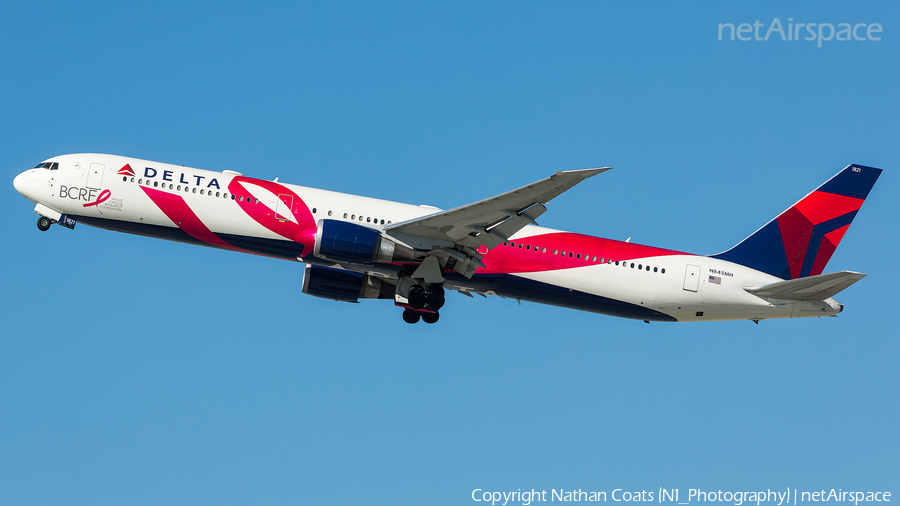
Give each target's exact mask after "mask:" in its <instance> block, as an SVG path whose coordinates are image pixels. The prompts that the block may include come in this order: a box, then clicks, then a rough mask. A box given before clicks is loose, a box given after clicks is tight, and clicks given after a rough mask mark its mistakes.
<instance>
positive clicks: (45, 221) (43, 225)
mask: <svg viewBox="0 0 900 506" xmlns="http://www.w3.org/2000/svg"><path fill="white" fill-rule="evenodd" d="M50 225H53V220H51V219H50V218H48V217H46V216H41V217H40V218H38V221H37V226H38V230H40V231H41V232H46V231H48V230H50Z"/></svg>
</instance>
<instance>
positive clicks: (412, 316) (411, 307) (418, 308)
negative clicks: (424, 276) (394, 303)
mask: <svg viewBox="0 0 900 506" xmlns="http://www.w3.org/2000/svg"><path fill="white" fill-rule="evenodd" d="M406 299H407V303H408V306H407V305H404V306H405V307H406V309H404V310H403V321H405V322H406V323H418V322H419V320H420V319H421V320H422V321H423V322H425V323H429V324H431V323H437V321H438V319H439V318H440V317H441V315H440V313H438V310H439V309H440V308H442V307H444V302H445V300H444V289H443V288H442V287H441V286H439V285H433V286H431V287H428V289H427V290H426V287H424V286H422V285H415V286H412V287H410V288H409V294H408V296H407V297H406Z"/></svg>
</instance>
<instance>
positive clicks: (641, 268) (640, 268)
mask: <svg viewBox="0 0 900 506" xmlns="http://www.w3.org/2000/svg"><path fill="white" fill-rule="evenodd" d="M632 267H634V266H633V265H632ZM638 270H639V271H642V270H644V267H643V266H642V265H641V264H638Z"/></svg>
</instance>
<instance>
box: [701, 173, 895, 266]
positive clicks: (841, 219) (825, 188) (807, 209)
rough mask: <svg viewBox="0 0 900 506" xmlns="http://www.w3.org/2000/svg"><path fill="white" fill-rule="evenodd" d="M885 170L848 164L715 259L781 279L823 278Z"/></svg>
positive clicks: (714, 256) (715, 256) (713, 256)
mask: <svg viewBox="0 0 900 506" xmlns="http://www.w3.org/2000/svg"><path fill="white" fill-rule="evenodd" d="M879 175H881V169H876V168H873V167H866V166H863V165H855V164H854V165H848V166H847V167H846V168H844V170H842V171H840V172H838V173H837V175H835V176H834V177H832V178H831V179H829V180H828V181H826V182H825V184H823V185H822V186H820V187H818V188H816V189H815V190H814V191H813V192H812V193H810V194H809V195H807V196H805V197H803V198H802V199H801V200H800V201H799V202H797V203H796V204H794V205H793V206H791V207H790V208H789V209H788V210H787V211H785V212H783V213H781V214H779V215H778V216H777V217H775V219H773V220H772V221H770V222H769V223H767V224H766V225H764V226H763V227H762V228H760V229H759V230H757V231H756V232H754V233H753V234H752V235H751V236H750V237H748V238H746V239H744V240H743V241H741V242H740V243H738V244H737V245H736V246H735V247H733V248H731V249H730V250H728V251H726V252H724V253H719V254H718V255H711V256H712V258H718V259H721V260H727V261H729V262H734V263H736V264H740V265H744V266H747V267H750V268H753V269H756V270H759V271H762V272H765V273H768V274H771V275H773V276H778V277H780V278H782V279H797V278H802V277H806V276H814V275H817V274H821V273H822V270H823V269H825V265H826V264H827V263H828V260H829V259H831V255H832V254H833V253H834V250H835V249H837V247H838V244H840V242H841V239H842V238H843V237H844V233H846V232H847V229H848V228H849V227H850V222H852V221H853V218H854V217H855V216H856V213H857V212H858V211H859V208H860V207H861V206H862V203H863V201H865V199H866V196H868V195H869V191H870V190H871V189H872V187H873V186H874V185H875V181H877V180H878V176H879Z"/></svg>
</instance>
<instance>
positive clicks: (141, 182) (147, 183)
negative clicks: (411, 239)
mask: <svg viewBox="0 0 900 506" xmlns="http://www.w3.org/2000/svg"><path fill="white" fill-rule="evenodd" d="M40 165H44V164H40ZM128 180H129V178H128V176H125V177H123V178H122V181H125V182H128ZM131 182H132V183H134V182H135V178H131ZM150 183H151V181H150V180H149V179H148V180H147V181H144V180H143V178H141V179H138V180H137V184H139V185H144V186H150ZM152 183H153V187H154V188H159V187H160V184H159V181H153V182H152ZM162 189H166V183H163V184H162ZM168 189H169V190H176V191H181V189H182V187H181V185H173V184H170V185H168ZM184 191H185V192H186V193H187V192H191V193H197V192H198V188H192V187H190V186H187V185H185V186H184ZM199 193H200V195H209V196H210V197H212V196H213V191H212V190H205V189H203V188H200V189H199ZM215 196H216V197H220V196H221V197H223V198H226V199H227V198H228V197H229V194H228V193H227V192H224V193H223V192H215ZM231 200H237V201H238V202H244V201H246V202H249V203H251V204H259V199H258V198H254V197H249V196H248V197H244V196H243V195H235V194H233V193H232V194H231ZM317 211H318V209H316V208H315V207H314V208H312V212H313V214H316V212H317ZM332 214H333V213H332V211H328V216H331V215H332ZM344 219H348V215H347V213H344ZM349 219H351V220H353V221H356V219H357V216H356V215H355V214H353V215H350V218H349ZM363 220H365V222H366V223H372V224H375V225H378V224H379V220H378V218H372V217H371V216H363V215H360V216H359V221H363ZM380 224H381V225H384V224H387V225H390V224H391V222H390V221H387V222H385V221H384V220H380Z"/></svg>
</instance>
